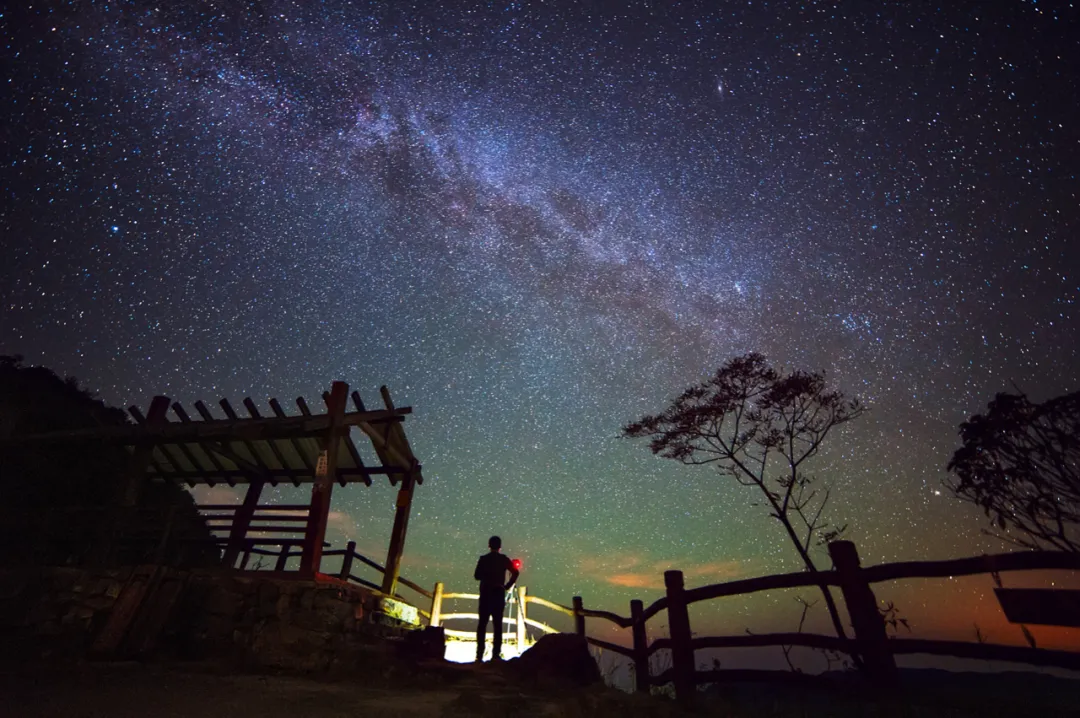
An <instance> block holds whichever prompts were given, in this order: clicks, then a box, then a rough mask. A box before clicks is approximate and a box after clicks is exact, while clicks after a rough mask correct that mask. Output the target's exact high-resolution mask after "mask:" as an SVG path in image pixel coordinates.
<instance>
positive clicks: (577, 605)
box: [573, 596, 585, 638]
mask: <svg viewBox="0 0 1080 718" xmlns="http://www.w3.org/2000/svg"><path fill="white" fill-rule="evenodd" d="M573 606H574V633H576V634H578V635H579V636H581V637H582V638H584V637H585V613H584V611H585V603H584V601H582V600H581V596H574V603H573Z"/></svg>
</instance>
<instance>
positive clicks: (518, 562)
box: [510, 558, 521, 571]
mask: <svg viewBox="0 0 1080 718" xmlns="http://www.w3.org/2000/svg"><path fill="white" fill-rule="evenodd" d="M510 563H511V564H513V566H514V568H515V569H517V570H518V571H520V570H521V559H520V558H515V559H514V560H513V561H511V562H510Z"/></svg>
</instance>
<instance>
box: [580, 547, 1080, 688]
mask: <svg viewBox="0 0 1080 718" xmlns="http://www.w3.org/2000/svg"><path fill="white" fill-rule="evenodd" d="M829 555H830V557H831V558H832V560H833V569H832V570H829V571H819V572H816V573H810V572H798V573H787V574H779V575H774V576H763V577H760V578H752V579H745V580H739V581H729V582H727V583H720V584H713V585H709V586H700V587H698V588H693V589H686V588H685V586H684V585H683V574H682V572H681V571H667V572H665V573H664V585H665V588H666V595H665V596H664V597H662V598H660V599H659V600H657V601H655V602H653V603H652V605H650V606H648V607H645V606H644V605H643V604H642V602H641V601H640V600H633V601H631V602H630V616H629V617H624V616H620V615H618V614H615V613H611V612H609V611H597V610H591V609H586V608H585V607H584V606H583V605H582V600H581V598H580V597H578V596H575V597H574V606H573V609H572V615H573V616H574V623H575V630H576V631H577V633H578V634H579V635H581V636H583V637H585V638H586V640H587V641H588V642H589V643H590V644H592V645H594V646H598V647H600V648H604V649H607V650H610V651H613V652H615V653H618V654H621V655H624V656H626V657H628V658H629V659H630V660H631V661H633V664H634V673H635V683H636V686H635V687H636V689H637V690H638V691H644V692H647V691H649V689H650V686H653V685H664V684H666V683H672V684H674V688H675V695H676V698H677V699H678V700H679V701H680V702H682V703H684V704H688V703H690V702H692V700H693V696H694V693H695V692H696V687H697V686H698V685H702V684H705V683H715V682H719V681H724V680H748V679H769V680H774V679H781V680H783V679H797V680H806V679H811V680H812V677H808V676H805V675H804V674H797V673H786V672H782V671H753V670H737V671H730V670H712V671H699V670H697V669H696V666H695V660H694V652H695V651H696V650H698V649H705V648H740V647H750V646H806V647H809V648H817V649H823V650H829V651H837V652H843V653H847V654H849V655H851V656H853V657H855V658H857V659H858V661H859V663H860V667H861V669H862V671H863V672H864V673H865V675H866V677H867V678H868V679H869V680H870V681H872V682H874V683H876V684H877V685H878V687H880V688H881V689H882V690H883V691H884V692H885V693H888V692H889V691H890V690H891V688H892V686H893V685H894V684H895V680H896V677H897V670H896V662H895V658H894V656H896V655H903V654H913V653H923V654H931V655H939V656H954V657H959V658H975V659H981V660H991V661H1011V662H1017V663H1027V664H1030V665H1035V666H1052V667H1056V668H1068V669H1073V670H1080V653H1076V652H1070V651H1059V650H1046V649H1037V648H1028V647H1021V646H1005V645H995V644H988V643H969V642H964V641H939V640H929V639H915V638H897V637H892V638H890V637H889V636H888V633H887V631H886V624H885V619H884V617H883V616H882V614H881V612H880V611H879V608H878V603H877V599H876V598H875V596H874V592H873V590H872V589H871V584H874V583H880V582H882V581H894V580H897V579H907V578H937V577H946V576H948V577H953V576H970V575H976V574H984V573H992V574H997V573H999V572H1002V571H1030V570H1040V569H1067V570H1077V569H1080V555H1078V554H1069V553H1058V552H1043V551H1026V552H1017V553H1006V554H997V555H991V556H976V557H972V558H964V559H956V560H949V561H911V562H901V563H890V564H882V565H879V566H871V567H869V568H862V567H861V566H860V565H859V556H858V552H857V551H856V549H855V544H853V543H851V542H850V541H834V542H832V543H830V544H829ZM822 585H827V586H835V587H838V588H839V589H840V591H841V592H842V594H843V597H844V603H845V605H846V606H847V611H848V614H849V617H850V619H851V624H852V627H853V629H854V633H855V636H854V639H846V640H845V639H842V638H838V637H836V636H826V635H818V634H812V633H771V634H755V635H743V636H708V637H697V638H695V637H693V635H692V633H691V630H690V618H689V614H688V611H687V607H688V606H689V605H690V604H691V603H695V602H697V601H706V600H711V599H716V598H722V597H725V596H738V595H744V594H749V593H756V592H758V591H771V590H776V589H784V588H800V587H811V586H813V587H818V586H822ZM661 611H667V614H668V630H669V633H670V637H668V638H658V639H656V640H654V641H653V642H652V643H649V642H648V637H647V631H646V623H647V622H648V620H649V619H650V618H652V617H654V616H656V615H657V614H658V613H660V612H661ZM586 618H599V619H604V620H607V621H610V622H612V623H614V624H616V625H617V626H619V627H621V628H630V629H631V631H632V646H631V647H627V646H622V645H619V644H616V643H611V642H608V641H603V640H600V639H598V638H592V637H589V636H587V635H586V633H585V619H586ZM664 649H667V650H670V651H671V667H670V668H668V669H667V670H665V671H663V672H662V673H660V674H659V675H656V676H653V675H650V669H649V658H650V656H652V655H653V654H654V653H655V652H656V651H660V650H664Z"/></svg>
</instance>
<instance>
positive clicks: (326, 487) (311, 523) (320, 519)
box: [297, 381, 349, 577]
mask: <svg viewBox="0 0 1080 718" xmlns="http://www.w3.org/2000/svg"><path fill="white" fill-rule="evenodd" d="M348 396H349V385H348V384H346V383H345V382H343V381H335V382H334V384H333V387H332V388H331V391H330V411H329V413H328V414H327V417H328V418H329V420H330V422H329V425H328V426H327V428H326V438H325V440H324V443H323V456H322V457H320V459H319V463H318V465H317V466H316V469H315V473H316V477H315V483H313V484H312V486H311V514H310V517H309V519H308V523H307V530H306V531H305V532H304V555H303V556H302V557H301V558H300V573H301V575H303V576H310V577H314V576H315V574H316V573H317V572H318V570H319V564H320V562H321V560H322V549H323V546H322V544H323V539H324V538H325V537H326V522H327V518H328V517H329V515H330V494H331V492H332V491H333V488H334V479H335V478H336V475H337V456H338V444H339V443H340V441H341V435H342V434H343V433H344V431H347V429H346V428H345V401H346V399H347V398H348ZM302 401H303V399H300V400H298V401H297V403H298V404H300V405H301V410H303V408H304V405H303V404H301V402H302Z"/></svg>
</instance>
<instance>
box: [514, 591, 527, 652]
mask: <svg viewBox="0 0 1080 718" xmlns="http://www.w3.org/2000/svg"><path fill="white" fill-rule="evenodd" d="M517 595H518V610H517V636H516V637H517V651H518V655H520V654H521V652H522V651H523V650H525V597H526V591H525V587H524V586H518V587H517Z"/></svg>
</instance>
